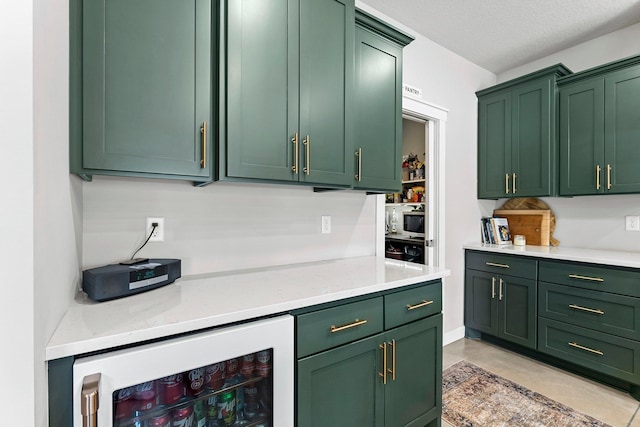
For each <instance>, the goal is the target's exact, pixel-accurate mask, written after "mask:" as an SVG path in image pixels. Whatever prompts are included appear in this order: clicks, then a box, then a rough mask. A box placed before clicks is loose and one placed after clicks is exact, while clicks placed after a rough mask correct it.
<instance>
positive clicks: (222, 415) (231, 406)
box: [218, 389, 236, 427]
mask: <svg viewBox="0 0 640 427" xmlns="http://www.w3.org/2000/svg"><path fill="white" fill-rule="evenodd" d="M218 421H219V422H220V424H222V425H221V426H220V427H226V426H232V425H233V424H234V423H235V422H236V391H235V389H234V390H230V391H227V392H224V393H221V394H220V397H219V398H218Z"/></svg>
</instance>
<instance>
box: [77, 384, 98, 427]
mask: <svg viewBox="0 0 640 427" xmlns="http://www.w3.org/2000/svg"><path fill="white" fill-rule="evenodd" d="M100 376H101V375H100V374H93V375H87V376H86V377H84V379H83V380H82V391H81V392H80V399H81V400H80V413H81V414H82V427H98V408H99V407H100V396H99V395H98V389H99V388H100Z"/></svg>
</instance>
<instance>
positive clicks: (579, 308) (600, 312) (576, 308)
mask: <svg viewBox="0 0 640 427" xmlns="http://www.w3.org/2000/svg"><path fill="white" fill-rule="evenodd" d="M569 308H573V309H574V310H580V311H586V312H588V313H594V314H599V315H603V314H604V311H602V310H596V309H593V308H587V307H582V306H580V305H575V304H569Z"/></svg>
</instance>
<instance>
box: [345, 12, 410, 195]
mask: <svg viewBox="0 0 640 427" xmlns="http://www.w3.org/2000/svg"><path fill="white" fill-rule="evenodd" d="M412 40H413V38H412V37H410V36H408V35H406V34H404V33H401V32H400V31H398V30H395V29H394V28H392V27H389V26H388V25H386V24H384V23H383V22H381V21H378V20H377V19H376V18H374V17H372V16H371V15H369V14H366V13H365V12H362V11H360V10H356V33H355V103H354V105H355V108H354V115H353V120H354V121H355V125H354V141H355V147H354V148H355V149H354V153H350V154H352V156H354V155H355V157H351V158H352V159H353V160H354V162H355V171H356V174H355V183H354V187H355V188H358V189H365V190H371V191H390V192H397V191H400V189H401V186H402V184H401V174H402V173H401V172H402V170H401V167H402V164H401V163H402V161H401V156H402V48H403V47H404V46H406V45H407V44H409V43H410V42H411V41H412Z"/></svg>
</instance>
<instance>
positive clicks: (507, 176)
mask: <svg viewBox="0 0 640 427" xmlns="http://www.w3.org/2000/svg"><path fill="white" fill-rule="evenodd" d="M504 193H505V194H509V174H508V173H507V174H505V175H504Z"/></svg>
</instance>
